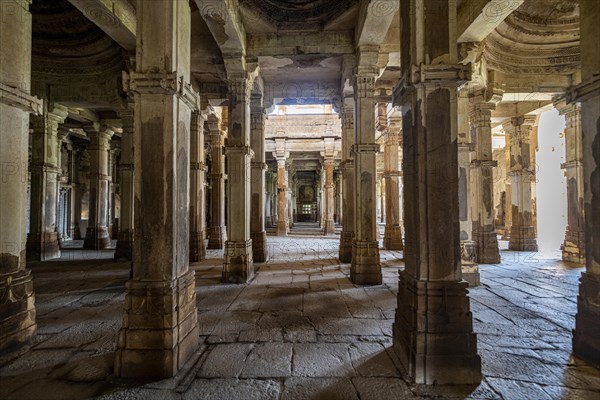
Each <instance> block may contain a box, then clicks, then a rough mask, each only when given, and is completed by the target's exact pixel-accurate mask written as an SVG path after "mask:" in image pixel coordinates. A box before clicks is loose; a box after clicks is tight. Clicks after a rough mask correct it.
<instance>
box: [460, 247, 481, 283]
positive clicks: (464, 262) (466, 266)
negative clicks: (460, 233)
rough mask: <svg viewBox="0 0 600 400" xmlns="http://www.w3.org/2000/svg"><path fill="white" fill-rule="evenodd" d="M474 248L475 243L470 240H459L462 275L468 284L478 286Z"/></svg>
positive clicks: (477, 270)
mask: <svg viewBox="0 0 600 400" xmlns="http://www.w3.org/2000/svg"><path fill="white" fill-rule="evenodd" d="M475 248H476V244H475V242H474V241H472V240H461V241H460V267H461V272H462V277H463V279H464V280H465V281H467V282H468V283H469V286H479V284H481V276H480V275H479V265H478V264H477V252H476V250H475Z"/></svg>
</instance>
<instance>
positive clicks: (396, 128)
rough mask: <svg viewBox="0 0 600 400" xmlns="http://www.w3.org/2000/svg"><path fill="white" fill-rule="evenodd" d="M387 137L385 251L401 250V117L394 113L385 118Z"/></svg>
mask: <svg viewBox="0 0 600 400" xmlns="http://www.w3.org/2000/svg"><path fill="white" fill-rule="evenodd" d="M386 130H387V135H386V139H385V149H384V153H383V158H384V161H383V162H384V172H383V177H384V179H385V233H384V236H383V247H384V248H385V249H387V250H402V249H403V248H404V244H403V243H402V227H401V226H400V222H401V221H400V220H401V216H400V177H401V176H402V173H401V172H400V171H399V170H398V161H399V159H398V158H399V153H398V150H399V146H400V135H401V134H402V115H395V111H394V110H393V109H392V111H391V112H390V113H389V114H388V117H387V128H386Z"/></svg>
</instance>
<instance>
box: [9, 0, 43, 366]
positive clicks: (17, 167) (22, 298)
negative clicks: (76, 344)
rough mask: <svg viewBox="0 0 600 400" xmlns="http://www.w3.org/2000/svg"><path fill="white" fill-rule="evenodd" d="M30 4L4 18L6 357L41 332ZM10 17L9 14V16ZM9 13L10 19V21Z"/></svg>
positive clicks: (13, 5) (15, 4)
mask: <svg viewBox="0 0 600 400" xmlns="http://www.w3.org/2000/svg"><path fill="white" fill-rule="evenodd" d="M29 3H31V2H30V1H21V0H18V1H17V0H14V1H6V2H3V4H2V18H0V37H1V38H2V46H1V47H0V71H2V74H1V75H0V121H2V123H0V170H1V177H0V204H1V206H0V221H2V223H0V293H3V296H2V298H1V299H0V353H2V354H7V353H8V351H10V350H12V349H16V348H18V347H19V346H21V345H23V344H24V343H26V342H28V341H29V340H30V339H31V338H32V337H33V335H34V334H35V330H36V323H35V305H34V294H33V281H32V277H31V271H30V270H28V269H26V268H25V254H26V239H25V237H26V232H27V226H26V220H27V181H28V171H27V163H28V152H29V151H28V147H29V144H28V142H29V114H30V113H33V114H42V112H43V111H42V103H41V101H40V100H38V99H37V98H35V97H34V96H31V95H30V94H29V93H30V92H29V91H30V82H31V78H30V77H31V14H30V13H29ZM4 13H6V14H4ZM5 15H6V17H5Z"/></svg>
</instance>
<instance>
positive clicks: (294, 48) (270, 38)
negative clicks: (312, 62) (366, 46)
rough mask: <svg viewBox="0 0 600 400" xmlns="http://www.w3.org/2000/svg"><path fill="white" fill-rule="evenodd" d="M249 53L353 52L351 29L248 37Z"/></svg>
mask: <svg viewBox="0 0 600 400" xmlns="http://www.w3.org/2000/svg"><path fill="white" fill-rule="evenodd" d="M247 52H248V55H252V56H256V57H261V56H262V57H266V56H273V57H275V56H295V55H298V54H331V55H339V54H353V53H354V38H353V37H352V33H351V32H350V31H333V32H329V31H328V32H293V33H283V32H278V33H264V34H257V35H252V37H250V38H248V48H247Z"/></svg>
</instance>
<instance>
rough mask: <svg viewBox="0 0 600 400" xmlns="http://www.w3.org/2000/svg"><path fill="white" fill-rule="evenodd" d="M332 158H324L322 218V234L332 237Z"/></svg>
mask: <svg viewBox="0 0 600 400" xmlns="http://www.w3.org/2000/svg"><path fill="white" fill-rule="evenodd" d="M334 161H335V160H334V159H333V157H332V156H327V155H326V156H325V160H324V165H325V207H324V208H323V211H324V218H323V220H324V221H325V225H324V226H323V234H325V235H332V234H333V233H334V232H335V221H334V220H333V194H334V193H333V191H334V185H333V163H334Z"/></svg>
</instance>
